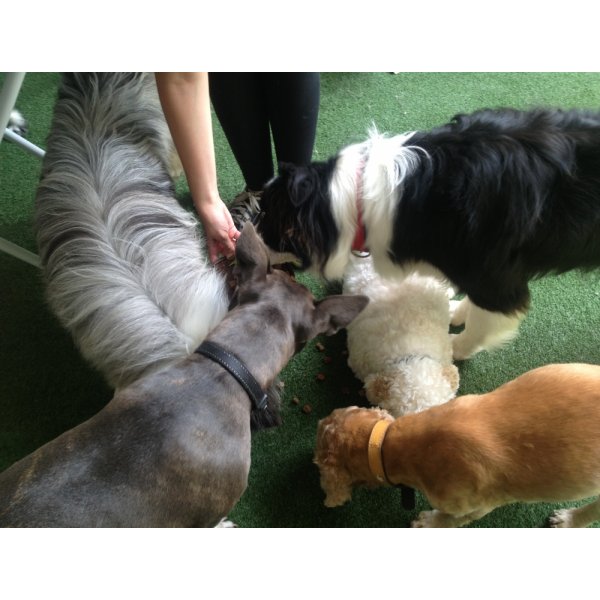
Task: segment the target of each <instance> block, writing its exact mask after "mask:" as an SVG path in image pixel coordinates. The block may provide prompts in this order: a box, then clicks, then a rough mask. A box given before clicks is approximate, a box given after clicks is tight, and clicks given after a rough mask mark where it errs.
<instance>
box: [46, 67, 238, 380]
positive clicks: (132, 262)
mask: <svg viewBox="0 0 600 600" xmlns="http://www.w3.org/2000/svg"><path fill="white" fill-rule="evenodd" d="M176 164H177V160H176V153H175V150H174V147H173V143H172V140H171V137H170V134H169V129H168V126H167V124H166V122H165V119H164V115H163V112H162V109H161V106H160V102H159V99H158V94H157V91H156V84H155V81H154V77H153V76H152V75H145V74H139V73H138V74H136V73H87V74H85V73H76V74H68V75H65V76H64V77H63V80H62V82H61V87H60V90H59V95H58V100H57V102H56V107H55V110H54V116H53V121H52V125H51V130H50V135H49V138H48V141H47V152H46V156H45V158H44V162H43V166H42V174H41V179H40V184H39V188H38V193H37V198H36V209H35V229H36V234H37V244H38V249H39V252H40V257H41V260H42V265H43V273H44V278H45V284H46V296H47V300H48V303H49V305H50V307H51V309H52V311H53V312H54V314H55V315H56V316H57V317H58V319H59V321H60V322H61V323H62V325H63V326H64V327H65V328H66V329H67V330H68V331H69V332H70V333H71V335H72V336H73V339H74V340H75V343H76V344H77V346H78V347H79V349H80V351H81V353H82V354H83V356H84V357H85V358H86V359H87V360H88V361H89V362H90V363H91V364H92V365H93V366H94V367H96V368H97V369H98V370H99V371H100V372H101V373H103V374H104V376H105V377H106V379H107V381H108V382H109V384H110V385H111V386H113V387H116V388H119V387H123V386H126V385H128V384H129V383H131V382H132V381H135V380H136V379H138V378H139V377H140V376H142V375H144V374H147V373H148V372H150V371H151V370H156V369H159V368H161V367H163V366H165V365H167V364H170V363H172V362H173V361H175V360H178V359H180V358H181V357H183V356H186V355H187V354H189V353H190V352H192V351H193V350H194V349H195V348H196V347H197V345H198V343H199V342H200V341H202V339H204V338H205V337H206V335H207V333H208V332H209V331H210V330H211V329H212V328H213V327H214V326H215V325H216V324H217V323H218V322H219V321H220V320H221V319H222V317H223V316H224V314H225V313H226V311H227V308H228V302H229V301H228V294H227V286H226V282H225V279H224V277H223V276H222V275H221V274H219V273H218V272H217V271H215V269H214V268H213V267H212V266H211V265H210V264H209V263H208V261H207V259H206V252H205V249H204V246H203V240H202V238H201V237H200V236H199V234H198V227H197V226H198V222H197V220H196V218H195V217H194V216H193V215H192V214H191V213H190V212H189V211H187V210H185V209H184V208H182V207H181V206H180V205H179V204H178V202H177V200H176V198H175V193H174V187H173V182H172V178H171V174H172V173H173V172H174V171H175V165H176Z"/></svg>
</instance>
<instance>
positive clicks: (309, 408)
mask: <svg viewBox="0 0 600 600" xmlns="http://www.w3.org/2000/svg"><path fill="white" fill-rule="evenodd" d="M302 412H303V413H305V414H307V415H308V414H310V413H311V412H312V406H311V405H310V404H305V405H304V406H303V407H302Z"/></svg>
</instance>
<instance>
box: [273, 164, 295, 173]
mask: <svg viewBox="0 0 600 600" xmlns="http://www.w3.org/2000/svg"><path fill="white" fill-rule="evenodd" d="M296 169H297V167H296V165H295V164H294V163H291V162H283V161H280V162H278V163H277V172H278V173H279V175H293V174H294V173H295V172H296Z"/></svg>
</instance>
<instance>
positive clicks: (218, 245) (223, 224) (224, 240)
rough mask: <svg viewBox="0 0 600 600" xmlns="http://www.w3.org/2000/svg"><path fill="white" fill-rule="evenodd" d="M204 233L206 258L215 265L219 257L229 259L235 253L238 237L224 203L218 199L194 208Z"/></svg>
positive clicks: (238, 233) (238, 234)
mask: <svg viewBox="0 0 600 600" xmlns="http://www.w3.org/2000/svg"><path fill="white" fill-rule="evenodd" d="M196 210H197V211H198V215H199V217H200V220H201V221H202V225H203V226H204V232H205V234H206V246H207V249H208V257H209V258H210V261H211V262H212V263H215V262H216V261H217V260H218V258H219V255H223V256H225V257H227V258H231V257H232V256H233V255H234V253H235V242H236V240H237V239H238V237H239V236H240V232H239V231H238V230H237V229H236V227H235V225H234V224H233V220H232V219H231V214H230V212H229V210H228V209H227V206H225V203H224V202H223V201H222V200H221V199H220V198H219V199H217V200H215V201H211V202H203V203H202V204H201V205H200V206H197V207H196Z"/></svg>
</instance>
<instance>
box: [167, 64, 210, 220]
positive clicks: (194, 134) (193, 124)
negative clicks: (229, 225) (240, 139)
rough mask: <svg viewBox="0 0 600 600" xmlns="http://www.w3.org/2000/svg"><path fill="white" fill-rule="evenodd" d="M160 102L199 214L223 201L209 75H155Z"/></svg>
mask: <svg viewBox="0 0 600 600" xmlns="http://www.w3.org/2000/svg"><path fill="white" fill-rule="evenodd" d="M156 84H157V87H158V93H159V97H160V101H161V104H162V107H163V111H164V113H165V118H166V119H167V123H168V124H169V129H170V130H171V135H172V137H173V141H174V143H175V147H176V148H177V152H178V154H179V157H180V159H181V163H182V165H183V168H184V170H185V174H186V177H187V181H188V185H189V188H190V192H191V194H192V198H193V200H194V205H195V207H196V210H197V211H198V213H199V214H202V212H203V210H202V209H203V208H206V205H207V204H210V203H214V202H217V201H220V197H219V192H218V188H217V174H216V166H215V152H214V145H213V132H212V121H211V113H210V97H209V93H208V75H207V73H156Z"/></svg>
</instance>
